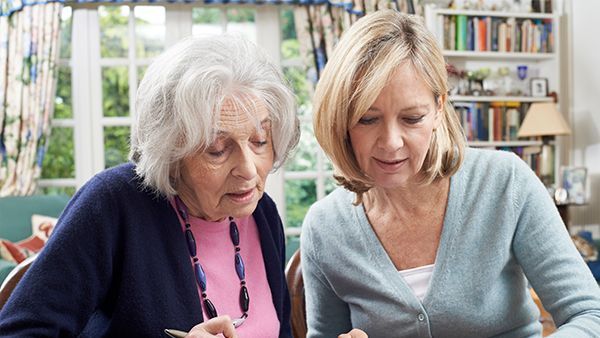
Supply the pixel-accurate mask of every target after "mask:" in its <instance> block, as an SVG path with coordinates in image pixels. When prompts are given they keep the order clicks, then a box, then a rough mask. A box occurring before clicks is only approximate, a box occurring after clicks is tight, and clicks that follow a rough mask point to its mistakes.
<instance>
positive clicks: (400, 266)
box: [301, 10, 600, 338]
mask: <svg viewBox="0 0 600 338" xmlns="http://www.w3.org/2000/svg"><path fill="white" fill-rule="evenodd" d="M447 92H448V85H447V73H446V69H445V62H444V58H443V56H442V53H441V50H440V49H439V47H438V46H437V44H436V41H435V39H434V37H433V36H432V34H431V33H430V32H428V31H427V30H426V29H425V27H424V25H423V22H422V20H421V19H420V18H418V17H414V16H409V15H404V14H401V13H398V12H395V11H391V10H390V11H379V12H376V13H373V14H370V15H367V16H366V17H364V18H361V19H360V20H358V22H356V23H355V24H354V25H353V26H352V27H351V28H350V29H349V30H348V31H347V32H346V33H345V35H344V36H343V37H342V39H341V40H340V42H339V44H338V45H337V47H336V48H335V50H334V53H333V55H332V56H331V57H330V59H329V61H328V64H327V65H326V67H325V69H324V72H323V74H322V77H321V80H320V81H319V84H318V86H317V89H316V92H315V98H314V109H315V114H314V128H315V134H316V137H317V139H318V141H319V143H320V144H321V146H322V147H323V149H324V151H325V152H326V153H327V155H328V156H329V157H330V158H331V160H332V162H333V164H334V166H335V168H336V172H337V177H336V178H337V180H338V181H339V183H340V184H341V185H342V187H340V188H338V189H337V190H335V191H333V192H332V193H331V194H330V195H329V196H327V197H326V198H325V199H323V200H321V201H319V202H317V203H315V204H314V205H313V206H312V207H311V209H310V210H309V212H308V214H307V216H306V218H305V221H304V225H303V234H302V242H301V243H302V244H301V245H302V248H301V252H302V269H303V275H304V282H305V289H306V313H307V320H308V336H309V337H335V336H338V335H341V334H345V333H348V335H342V337H349V336H351V337H364V335H365V333H366V334H368V335H369V336H372V337H432V336H433V337H463V338H464V337H490V336H506V337H535V336H539V335H540V334H541V329H542V327H541V324H540V323H539V321H538V316H539V312H538V310H537V308H536V305H535V304H534V302H533V300H532V299H531V296H530V293H529V291H528V285H529V283H530V285H531V286H532V287H533V288H534V289H535V290H536V292H537V293H538V295H539V296H540V298H541V300H542V302H543V304H544V306H545V307H546V309H548V310H549V311H550V312H551V313H552V315H553V317H554V320H555V322H556V324H557V326H558V332H559V335H561V336H564V337H567V336H568V337H597V336H598V332H600V291H599V289H598V285H597V284H596V282H595V281H594V279H593V278H592V275H591V273H590V272H589V270H588V269H587V267H586V266H585V264H584V262H583V260H582V259H581V257H580V256H579V254H578V253H577V251H576V250H575V248H574V246H573V244H572V242H571V240H570V238H569V235H568V234H567V231H566V230H565V226H564V224H563V223H562V221H561V218H560V216H559V214H558V212H557V210H556V208H555V206H554V204H553V203H552V201H551V199H550V197H549V196H548V193H547V192H546V189H545V188H544V186H543V185H542V184H541V182H540V181H539V180H538V178H537V177H536V176H535V174H534V173H533V172H532V171H531V170H530V169H529V167H527V165H526V164H525V163H524V162H523V161H522V160H520V159H519V158H518V157H516V156H515V155H513V154H511V153H508V152H499V151H489V150H475V149H469V148H466V145H465V138H464V136H463V133H462V131H461V126H460V124H459V121H458V119H457V116H456V114H455V112H454V111H453V109H452V106H451V104H450V103H449V102H448V97H447ZM333 243H335V245H333ZM353 329H354V330H353Z"/></svg>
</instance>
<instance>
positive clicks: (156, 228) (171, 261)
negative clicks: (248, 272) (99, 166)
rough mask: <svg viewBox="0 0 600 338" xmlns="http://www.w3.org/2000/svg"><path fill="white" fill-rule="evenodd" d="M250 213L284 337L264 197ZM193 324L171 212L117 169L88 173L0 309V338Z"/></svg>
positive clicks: (112, 333)
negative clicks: (50, 233) (38, 252)
mask: <svg viewBox="0 0 600 338" xmlns="http://www.w3.org/2000/svg"><path fill="white" fill-rule="evenodd" d="M253 216H254V219H255V220H256V224H257V225H258V230H259V235H260V243H261V247H262V252H263V257H264V263H265V268H266V271H267V279H268V282H269V286H270V287H271V292H272V296H273V304H274V306H275V310H276V312H277V316H278V319H279V322H280V323H281V326H280V327H281V330H280V332H279V336H280V337H291V330H290V323H289V319H290V301H289V295H288V290H287V284H286V280H285V275H284V264H285V244H284V234H283V227H282V224H281V220H280V218H279V215H278V213H277V210H276V206H275V204H274V203H273V201H272V200H271V199H270V198H269V197H268V196H267V195H266V194H265V195H264V196H263V197H262V199H261V200H260V201H259V203H258V206H257V208H256V210H255V211H254V213H253ZM202 321H203V318H202V310H201V307H200V299H199V297H198V291H197V286H196V282H195V279H194V274H193V269H192V268H191V265H190V258H189V254H188V252H187V248H186V242H185V238H184V235H183V233H182V231H181V225H180V223H179V221H178V219H177V215H176V214H175V212H174V210H173V209H172V208H171V205H170V204H169V202H168V200H167V199H166V198H164V197H157V196H156V195H155V194H153V193H152V192H149V191H147V190H145V189H144V188H143V187H142V184H141V181H140V179H139V178H138V177H136V175H135V173H134V166H133V165H132V164H125V165H121V166H118V167H116V168H112V169H108V170H105V171H104V172H102V173H100V174H98V175H96V176H95V177H94V178H92V179H91V180H90V181H89V182H88V183H87V184H86V185H85V186H83V187H82V188H81V189H80V190H79V191H78V192H77V194H76V195H75V196H74V197H73V199H72V200H71V201H70V202H69V204H68V206H67V208H66V209H65V211H64V212H63V214H62V216H61V217H60V220H59V222H58V224H57V226H56V228H55V230H54V233H53V234H52V236H51V238H50V240H49V241H48V243H47V244H46V247H45V248H44V250H43V251H42V252H41V254H40V255H39V257H38V258H37V259H36V261H35V263H34V264H33V265H32V266H31V268H30V269H29V271H28V272H27V273H26V275H25V276H24V278H23V280H22V281H21V283H20V284H19V285H18V287H17V288H16V289H15V291H14V293H13V295H12V296H11V298H10V300H9V301H8V303H7V304H6V305H5V306H4V308H3V309H2V311H1V312H0V336H20V337H22V336H50V337H56V336H79V335H80V336H89V337H101V336H109V337H126V336H132V337H163V336H165V335H164V333H163V330H164V329H165V328H174V329H180V330H186V331H187V330H189V329H191V328H192V327H193V326H194V325H196V324H198V323H200V322H202Z"/></svg>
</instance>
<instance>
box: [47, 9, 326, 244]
mask: <svg viewBox="0 0 600 338" xmlns="http://www.w3.org/2000/svg"><path fill="white" fill-rule="evenodd" d="M62 18H63V21H62V27H63V29H62V31H61V34H62V37H61V54H60V62H59V75H58V84H57V94H56V102H55V112H54V119H53V122H52V123H53V125H52V134H51V137H50V142H49V146H48V152H47V154H46V157H45V160H44V167H43V171H42V173H43V179H42V180H41V182H40V187H41V188H42V190H43V192H44V193H67V194H73V193H74V191H75V189H76V188H78V187H80V186H81V185H83V184H84V183H85V182H86V181H87V180H88V179H89V178H90V177H91V176H93V175H94V174H95V173H97V172H99V171H101V170H103V169H104V168H108V167H111V166H114V165H117V164H120V163H123V162H126V161H127V156H128V152H129V149H128V143H129V131H130V126H131V122H132V118H133V117H134V115H135V106H134V105H135V101H134V98H135V96H136V90H137V86H138V84H139V81H140V79H141V78H142V77H143V74H144V72H145V70H146V68H147V66H148V65H149V64H150V63H151V61H152V59H153V58H154V57H155V56H157V55H158V54H160V53H161V52H162V51H163V50H164V49H165V48H167V47H168V46H169V45H170V44H172V43H173V42H175V41H177V40H179V39H180V38H182V37H184V36H187V35H190V34H192V35H195V36H201V35H210V34H220V33H222V32H237V33H239V34H243V35H245V36H247V37H248V38H249V39H251V40H253V41H255V42H256V43H257V44H259V45H260V46H261V47H263V48H264V49H266V50H267V52H268V53H270V54H271V55H272V56H274V59H275V60H278V57H279V60H280V61H281V66H282V69H283V72H284V75H285V77H286V78H287V80H288V81H289V83H290V84H291V86H292V87H293V89H294V91H295V93H296V95H297V98H298V105H299V107H300V109H299V116H300V119H301V123H302V137H301V140H300V144H299V146H298V150H297V151H296V153H295V154H294V156H293V157H292V158H291V159H290V161H289V162H288V164H287V165H286V167H285V168H283V169H282V170H280V171H279V172H278V173H276V174H274V175H271V176H272V177H270V178H269V181H271V182H272V183H271V184H272V187H274V189H272V190H273V191H274V192H271V190H269V192H270V193H271V195H272V197H273V198H274V199H275V200H276V202H277V204H278V206H279V209H280V212H281V213H282V218H283V220H284V224H286V227H288V228H289V229H290V230H289V234H290V235H295V234H299V227H300V226H301V224H302V219H303V217H304V214H305V212H306V210H307V209H308V207H309V206H310V204H312V203H313V202H314V201H316V200H317V199H320V198H322V197H323V196H325V194H327V193H328V192H329V191H331V190H333V188H334V183H333V180H332V179H331V172H332V167H331V164H330V163H329V162H328V161H327V160H326V158H325V156H324V155H323V153H322V152H321V150H320V149H319V147H318V144H317V142H316V140H315V139H314V136H313V132H312V121H311V118H312V116H311V109H312V107H311V105H310V101H311V97H312V87H313V84H312V83H311V81H314V75H313V76H312V78H313V79H312V80H310V78H311V76H310V74H313V73H314V72H309V73H308V74H309V75H307V73H306V71H305V70H304V65H303V64H302V62H301V59H300V52H299V50H300V47H299V42H298V40H297V38H296V32H295V25H294V15H293V9H292V8H289V7H287V8H286V7H284V6H249V5H245V6H239V5H238V6H233V5H227V6H201V5H198V4H193V5H192V4H189V5H185V6H182V5H165V6H159V5H148V6H141V5H134V4H131V5H120V6H118V5H117V6H114V5H101V6H98V7H96V8H94V7H89V6H85V7H81V8H79V7H74V8H72V7H65V8H64V10H63V14H62ZM274 25H275V26H276V27H280V30H276V29H273V27H274ZM166 37H169V38H168V39H167V38H166ZM71 76H72V77H71ZM75 140H76V142H75ZM277 191H279V193H277Z"/></svg>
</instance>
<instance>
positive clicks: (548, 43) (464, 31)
mask: <svg viewBox="0 0 600 338" xmlns="http://www.w3.org/2000/svg"><path fill="white" fill-rule="evenodd" d="M441 18H442V20H443V26H442V27H443V28H444V35H443V37H444V41H443V43H444V49H446V50H457V51H476V52H485V51H493V52H524V53H551V52H553V51H554V32H553V27H552V20H551V19H517V18H499V17H489V16H487V17H473V16H466V15H443V16H441Z"/></svg>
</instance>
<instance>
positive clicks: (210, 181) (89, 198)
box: [0, 36, 299, 337]
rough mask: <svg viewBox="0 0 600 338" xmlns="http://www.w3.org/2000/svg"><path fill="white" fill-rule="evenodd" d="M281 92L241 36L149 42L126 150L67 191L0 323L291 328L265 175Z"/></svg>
mask: <svg viewBox="0 0 600 338" xmlns="http://www.w3.org/2000/svg"><path fill="white" fill-rule="evenodd" d="M294 102H295V100H294V96H293V94H292V93H291V91H290V90H289V89H288V87H286V85H284V80H283V78H282V75H281V73H280V71H279V70H278V68H277V67H276V66H275V65H273V64H272V63H271V62H270V61H269V60H268V59H267V57H266V56H265V55H264V53H262V52H260V51H259V50H257V48H256V46H254V45H253V44H251V43H250V42H247V41H245V40H243V39H241V38H235V37H227V36H222V37H213V38H205V39H187V40H184V41H182V42H180V43H178V44H176V45H175V46H174V47H172V48H171V49H169V50H168V51H166V52H165V53H164V54H162V55H161V56H159V57H158V58H157V59H156V61H154V62H153V64H152V65H151V66H150V67H149V68H148V70H147V73H146V75H145V77H144V79H143V80H142V82H141V84H140V88H139V90H138V97H137V101H136V108H137V114H136V120H135V123H134V125H133V128H132V134H131V160H132V162H133V163H128V164H123V165H120V166H118V167H115V168H111V169H108V170H106V171H104V172H102V173H99V174H98V175H96V176H95V177H94V178H92V179H91V180H90V181H89V182H88V183H87V184H85V185H84V186H83V187H82V188H81V189H80V190H79V191H78V192H77V194H76V195H75V196H74V197H73V199H72V200H71V202H70V203H69V205H68V206H67V208H66V209H65V211H64V212H63V214H62V216H61V217H60V219H59V222H58V224H57V226H56V229H55V231H54V233H53V235H52V236H51V238H50V240H49V242H48V243H47V245H46V247H45V248H44V250H43V251H42V253H41V254H40V255H39V257H38V258H37V259H36V262H35V263H34V264H33V265H32V267H31V268H30V270H29V271H28V272H27V274H26V275H25V277H24V278H23V280H22V281H21V283H20V284H19V286H18V287H17V289H16V290H15V292H14V293H13V295H12V296H11V298H10V300H9V301H8V303H7V304H6V306H5V307H4V308H3V309H2V312H1V313H0V332H2V334H3V335H4V334H6V335H15V336H91V337H100V336H107V337H127V336H130V337H159V336H164V335H165V333H164V330H165V329H174V330H179V331H189V330H192V331H191V332H190V333H189V336H194V337H212V336H213V335H217V334H223V335H224V336H225V337H237V336H243V337H288V336H291V333H290V323H289V297H288V293H287V287H286V282H285V276H284V271H283V269H284V264H285V262H284V259H285V257H284V234H283V228H282V224H281V220H280V218H279V215H278V212H277V209H276V206H275V204H274V203H273V201H272V200H271V199H270V198H269V196H268V195H267V194H266V193H265V192H264V188H265V180H266V177H267V175H268V173H269V172H270V171H271V170H272V169H273V168H274V167H279V166H281V165H282V163H283V162H284V160H285V159H286V157H287V156H288V154H289V153H290V150H291V149H292V148H293V147H294V146H295V145H296V144H297V141H298V137H299V128H298V121H297V118H296V115H295V103H294ZM199 323H200V324H199ZM197 324H199V325H197ZM234 324H235V326H237V328H235V329H234ZM171 332H176V331H171Z"/></svg>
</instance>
